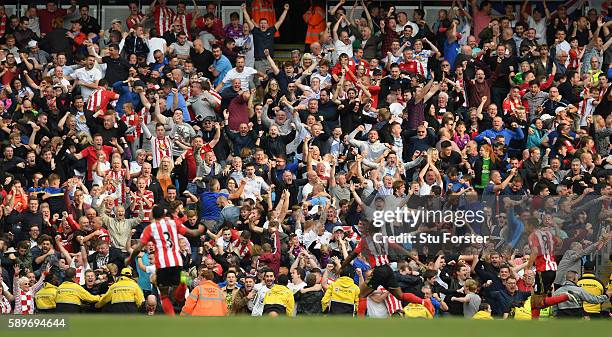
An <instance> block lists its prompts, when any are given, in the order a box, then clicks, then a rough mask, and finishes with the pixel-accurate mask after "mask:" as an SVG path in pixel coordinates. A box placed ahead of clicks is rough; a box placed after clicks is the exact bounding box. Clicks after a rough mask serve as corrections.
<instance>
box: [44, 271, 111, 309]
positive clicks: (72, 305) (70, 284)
mask: <svg viewBox="0 0 612 337" xmlns="http://www.w3.org/2000/svg"><path fill="white" fill-rule="evenodd" d="M64 278H65V279H66V280H67V281H64V282H63V283H62V284H60V286H59V287H57V297H56V298H55V303H56V304H57V305H56V307H55V311H56V312H66V313H76V312H80V311H81V303H83V302H91V303H96V302H98V301H99V300H100V296H99V295H92V294H90V293H89V292H87V290H85V289H83V287H81V286H80V285H79V284H78V283H76V270H75V269H74V268H68V269H66V271H65V272H64Z"/></svg>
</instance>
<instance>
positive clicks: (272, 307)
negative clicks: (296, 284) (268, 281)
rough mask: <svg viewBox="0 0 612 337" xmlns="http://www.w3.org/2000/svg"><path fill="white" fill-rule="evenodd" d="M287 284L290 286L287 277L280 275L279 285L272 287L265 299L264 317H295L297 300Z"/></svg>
mask: <svg viewBox="0 0 612 337" xmlns="http://www.w3.org/2000/svg"><path fill="white" fill-rule="evenodd" d="M287 284H289V278H288V277H287V275H279V276H278V282H277V284H275V285H274V286H272V288H271V289H270V290H269V291H268V292H267V293H266V296H265V297H264V302H263V303H264V308H263V314H264V315H266V314H269V315H271V316H278V315H287V316H293V312H294V309H295V300H294V298H293V291H291V290H290V289H289V288H287Z"/></svg>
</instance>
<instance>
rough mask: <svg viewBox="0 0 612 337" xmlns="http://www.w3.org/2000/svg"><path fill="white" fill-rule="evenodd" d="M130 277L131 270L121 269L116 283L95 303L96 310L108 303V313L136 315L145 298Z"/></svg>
mask: <svg viewBox="0 0 612 337" xmlns="http://www.w3.org/2000/svg"><path fill="white" fill-rule="evenodd" d="M131 277H132V270H131V269H130V268H123V269H122V270H121V276H120V277H119V279H118V280H117V282H115V283H113V284H112V285H111V286H110V287H109V288H108V291H107V292H106V294H104V296H102V298H101V299H100V301H99V302H98V303H96V308H102V307H103V306H105V305H106V304H108V303H109V302H110V303H111V305H110V308H109V309H110V310H109V311H110V312H122V313H137V312H138V308H140V306H141V305H142V303H143V302H144V300H145V298H144V294H143V293H142V289H140V287H139V286H138V283H136V282H135V281H134V280H132V279H131Z"/></svg>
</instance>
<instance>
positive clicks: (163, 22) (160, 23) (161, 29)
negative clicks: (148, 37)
mask: <svg viewBox="0 0 612 337" xmlns="http://www.w3.org/2000/svg"><path fill="white" fill-rule="evenodd" d="M153 20H154V21H155V28H157V32H158V34H159V36H162V35H164V33H165V32H167V31H169V30H171V29H172V23H173V22H174V11H173V10H172V9H170V7H167V6H164V7H161V6H159V5H156V6H155V11H154V12H153Z"/></svg>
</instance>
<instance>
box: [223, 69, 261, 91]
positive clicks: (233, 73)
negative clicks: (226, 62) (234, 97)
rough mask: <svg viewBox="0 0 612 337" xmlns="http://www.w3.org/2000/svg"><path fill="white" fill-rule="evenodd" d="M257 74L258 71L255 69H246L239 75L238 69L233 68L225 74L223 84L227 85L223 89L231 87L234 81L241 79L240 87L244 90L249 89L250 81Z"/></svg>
mask: <svg viewBox="0 0 612 337" xmlns="http://www.w3.org/2000/svg"><path fill="white" fill-rule="evenodd" d="M255 74H257V70H255V68H251V67H244V69H243V70H242V72H241V73H239V72H238V71H237V70H236V68H232V69H231V70H230V71H228V72H227V74H225V77H224V78H223V83H224V84H225V85H224V86H223V87H224V88H227V87H229V86H230V85H232V80H233V79H235V78H239V79H240V86H241V87H242V89H245V90H246V89H249V81H250V80H251V78H252V76H253V75H255Z"/></svg>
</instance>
